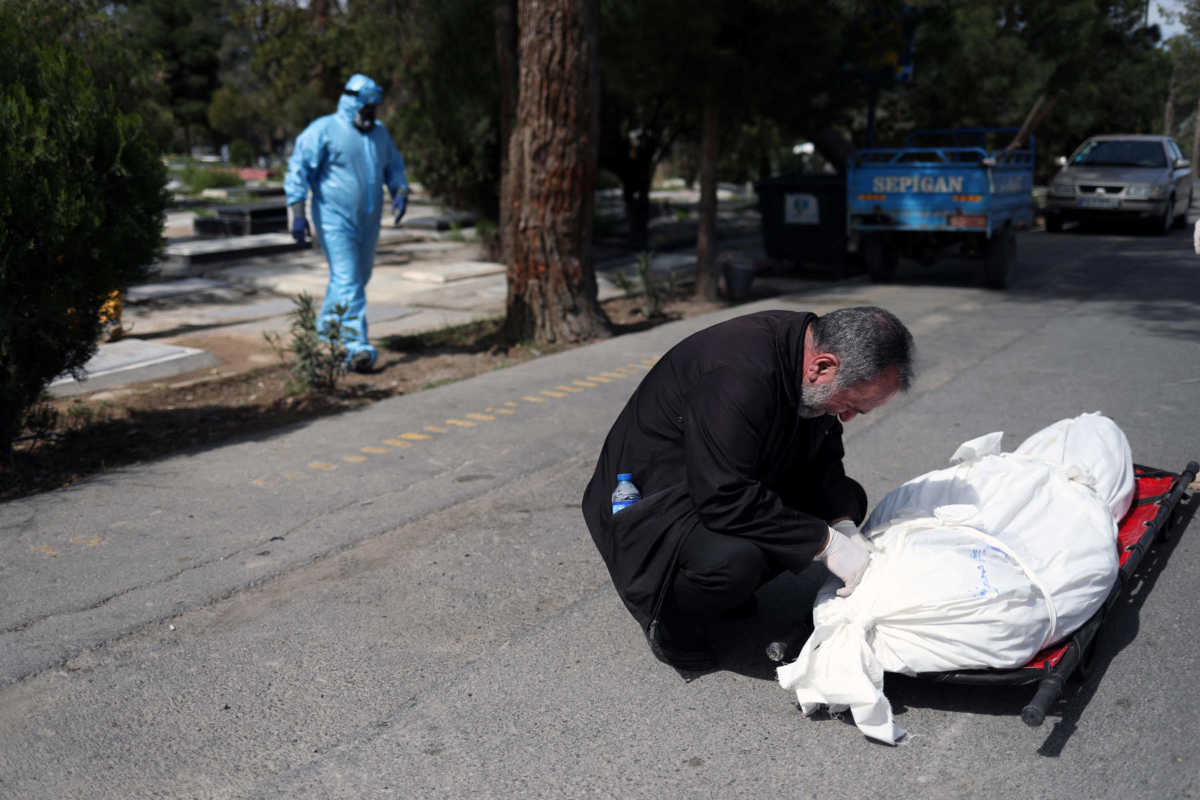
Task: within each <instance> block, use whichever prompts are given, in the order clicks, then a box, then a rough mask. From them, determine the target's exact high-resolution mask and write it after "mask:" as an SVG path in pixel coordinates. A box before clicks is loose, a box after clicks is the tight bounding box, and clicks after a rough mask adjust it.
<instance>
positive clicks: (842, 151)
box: [810, 126, 854, 175]
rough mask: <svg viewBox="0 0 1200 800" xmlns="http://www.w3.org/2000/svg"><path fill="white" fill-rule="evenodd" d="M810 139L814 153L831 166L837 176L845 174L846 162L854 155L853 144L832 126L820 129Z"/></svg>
mask: <svg viewBox="0 0 1200 800" xmlns="http://www.w3.org/2000/svg"><path fill="white" fill-rule="evenodd" d="M810 138H811V139H812V143H813V147H814V148H815V149H816V151H817V152H818V153H820V154H821V156H822V157H823V158H824V159H825V160H826V161H828V162H829V163H830V164H832V165H833V168H834V169H836V170H837V171H838V174H839V175H843V174H845V172H846V162H847V161H849V160H850V157H851V156H853V155H854V143H853V142H851V141H850V140H849V139H847V138H846V137H845V136H843V135H842V134H841V133H839V132H838V130H837V129H836V128H834V127H833V126H826V127H824V128H821V129H820V130H818V131H817V132H816V133H814V134H813V135H812V136H811V137H810Z"/></svg>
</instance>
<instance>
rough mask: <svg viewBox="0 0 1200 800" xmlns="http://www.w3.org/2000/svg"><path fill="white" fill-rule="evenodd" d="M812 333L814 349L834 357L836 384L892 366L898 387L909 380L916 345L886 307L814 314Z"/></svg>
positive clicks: (871, 377)
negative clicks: (835, 362)
mask: <svg viewBox="0 0 1200 800" xmlns="http://www.w3.org/2000/svg"><path fill="white" fill-rule="evenodd" d="M812 334H813V345H814V346H815V347H816V348H817V349H818V350H821V351H823V352H826V353H832V354H833V355H835V356H837V357H838V361H839V362H840V364H839V366H838V371H837V384H838V385H839V386H840V387H843V388H844V387H850V386H855V385H857V384H860V383H863V382H864V381H871V380H874V379H875V378H878V377H879V376H880V375H882V374H883V373H884V372H886V371H887V370H889V369H893V368H894V369H895V370H896V371H897V374H898V375H899V378H900V389H901V390H902V391H908V387H909V386H910V385H911V384H912V379H913V377H914V375H915V368H914V366H913V360H914V356H915V354H916V346H915V345H914V344H913V337H912V334H911V333H909V332H908V328H906V327H904V323H903V322H901V321H900V320H899V319H897V318H896V315H895V314H893V313H891V312H890V311H885V310H884V309H882V308H877V307H875V306H858V307H855V308H839V309H838V310H837V311H831V312H830V313H828V314H825V315H823V316H820V317H817V321H816V322H814V323H813V325H812Z"/></svg>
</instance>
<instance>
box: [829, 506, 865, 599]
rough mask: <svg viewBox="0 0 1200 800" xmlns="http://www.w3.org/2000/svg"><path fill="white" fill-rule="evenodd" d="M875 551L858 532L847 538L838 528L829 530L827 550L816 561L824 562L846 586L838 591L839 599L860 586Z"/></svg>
mask: <svg viewBox="0 0 1200 800" xmlns="http://www.w3.org/2000/svg"><path fill="white" fill-rule="evenodd" d="M850 524H851V525H853V523H850ZM874 549H875V548H874V547H872V546H871V543H870V542H869V541H867V538H866V537H865V536H863V535H862V534H861V533H858V532H857V531H856V532H855V533H854V534H853V535H850V536H847V535H846V534H845V533H842V532H841V531H839V530H837V529H836V528H830V529H829V540H828V541H827V542H826V543H825V549H824V550H822V551H821V552H819V553H817V556H816V560H817V561H821V562H823V563H824V564H825V566H826V567H828V569H829V571H830V572H832V573H833V574H834V575H837V576H838V577H839V578H841V579H842V583H843V584H845V585H844V586H842V588H840V589H838V590H837V594H838V597H847V596H849V594H850V593H851V592H853V591H854V588H855V587H856V586H858V582H859V581H860V580H862V576H863V573H864V572H866V571H867V565H868V564H870V563H871V553H872V551H873V550H874Z"/></svg>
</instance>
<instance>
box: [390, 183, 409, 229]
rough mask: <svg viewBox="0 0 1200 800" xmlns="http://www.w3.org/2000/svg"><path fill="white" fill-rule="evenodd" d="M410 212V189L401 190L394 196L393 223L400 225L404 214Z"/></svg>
mask: <svg viewBox="0 0 1200 800" xmlns="http://www.w3.org/2000/svg"><path fill="white" fill-rule="evenodd" d="M407 210H408V189H401V190H400V191H398V192H396V193H395V194H394V195H392V222H393V223H394V224H396V225H399V224H400V220H401V219H403V218H404V212H405V211H407Z"/></svg>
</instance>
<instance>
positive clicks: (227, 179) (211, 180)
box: [179, 163, 243, 192]
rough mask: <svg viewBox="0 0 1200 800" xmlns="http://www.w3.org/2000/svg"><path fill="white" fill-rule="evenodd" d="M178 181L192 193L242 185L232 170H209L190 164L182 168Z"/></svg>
mask: <svg viewBox="0 0 1200 800" xmlns="http://www.w3.org/2000/svg"><path fill="white" fill-rule="evenodd" d="M179 179H180V180H181V181H183V182H184V183H185V184H187V186H188V189H190V190H191V191H193V192H202V191H204V190H205V189H227V188H230V187H233V186H241V185H243V181H242V179H241V178H239V177H238V176H237V173H236V172H234V171H233V170H230V169H209V168H207V167H201V166H199V165H197V164H191V163H189V164H188V165H187V166H186V167H184V168H183V171H182V172H181V173H180V175H179Z"/></svg>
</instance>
